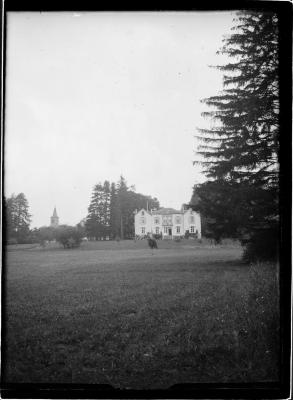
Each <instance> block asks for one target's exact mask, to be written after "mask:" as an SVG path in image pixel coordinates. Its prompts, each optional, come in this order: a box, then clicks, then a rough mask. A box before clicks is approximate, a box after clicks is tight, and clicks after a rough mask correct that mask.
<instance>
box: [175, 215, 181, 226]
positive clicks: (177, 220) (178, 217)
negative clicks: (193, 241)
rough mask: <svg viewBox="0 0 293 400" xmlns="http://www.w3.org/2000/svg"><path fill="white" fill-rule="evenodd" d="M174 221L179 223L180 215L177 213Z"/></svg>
mask: <svg viewBox="0 0 293 400" xmlns="http://www.w3.org/2000/svg"><path fill="white" fill-rule="evenodd" d="M175 223H176V224H181V217H180V216H179V215H177V216H176V217H175Z"/></svg>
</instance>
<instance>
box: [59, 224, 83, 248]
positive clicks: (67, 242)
mask: <svg viewBox="0 0 293 400" xmlns="http://www.w3.org/2000/svg"><path fill="white" fill-rule="evenodd" d="M55 232H56V240H57V241H58V242H59V243H61V244H62V245H63V247H64V248H68V249H70V248H74V247H79V246H80V244H81V241H82V236H83V232H82V231H81V230H80V229H79V228H78V227H73V226H66V225H63V226H60V227H58V228H56V231H55Z"/></svg>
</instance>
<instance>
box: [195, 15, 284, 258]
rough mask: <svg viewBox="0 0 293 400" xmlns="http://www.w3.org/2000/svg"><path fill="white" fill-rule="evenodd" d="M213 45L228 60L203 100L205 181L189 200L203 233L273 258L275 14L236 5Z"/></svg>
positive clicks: (275, 247)
mask: <svg viewBox="0 0 293 400" xmlns="http://www.w3.org/2000/svg"><path fill="white" fill-rule="evenodd" d="M234 23H235V25H234V27H233V29H232V30H233V33H232V34H231V35H230V36H229V37H227V38H226V39H224V40H223V42H224V46H223V48H222V49H221V50H220V51H219V52H220V53H222V54H226V55H227V56H228V57H229V58H230V60H231V62H228V63H227V64H226V65H222V66H217V67H216V68H218V69H220V70H221V71H223V73H224V77H223V86H224V89H223V91H222V92H221V93H220V94H218V95H215V96H212V97H210V98H208V99H203V100H202V101H203V102H204V103H205V104H206V105H207V106H209V107H210V108H211V109H210V111H207V112H204V113H203V116H204V117H210V118H212V119H213V121H214V127H213V128H211V129H199V130H198V131H199V134H198V135H197V138H198V139H199V141H200V143H201V145H200V146H199V151H198V158H197V159H196V160H195V163H199V164H201V165H202V166H203V168H204V172H205V174H206V176H207V178H208V179H207V181H206V182H204V183H203V184H199V185H195V186H194V191H193V196H192V199H191V204H192V205H193V207H194V208H195V209H196V210H197V211H199V212H200V213H201V215H202V219H203V225H204V234H205V236H208V237H212V238H214V239H215V241H216V242H220V241H221V239H222V238H225V237H230V238H231V237H235V238H238V239H240V240H241V243H242V245H243V246H244V249H245V251H244V258H245V259H246V260H248V261H254V260H257V259H275V258H276V257H277V255H278V243H279V197H278V192H279V164H278V153H279V140H278V135H279V54H278V52H279V36H278V23H279V21H278V18H277V16H276V15H275V14H274V13H266V12H246V11H245V12H244V11H241V12H239V13H238V14H237V17H236V18H235V19H234Z"/></svg>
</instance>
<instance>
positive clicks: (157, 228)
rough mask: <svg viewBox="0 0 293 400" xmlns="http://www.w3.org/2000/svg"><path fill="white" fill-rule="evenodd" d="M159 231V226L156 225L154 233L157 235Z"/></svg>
mask: <svg viewBox="0 0 293 400" xmlns="http://www.w3.org/2000/svg"><path fill="white" fill-rule="evenodd" d="M159 233H160V228H159V227H158V226H157V227H156V235H158V234H159Z"/></svg>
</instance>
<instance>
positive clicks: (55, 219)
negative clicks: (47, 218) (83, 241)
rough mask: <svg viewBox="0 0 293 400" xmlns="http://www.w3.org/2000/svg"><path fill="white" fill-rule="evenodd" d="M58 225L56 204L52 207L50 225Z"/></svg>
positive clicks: (54, 226) (55, 226)
mask: <svg viewBox="0 0 293 400" xmlns="http://www.w3.org/2000/svg"><path fill="white" fill-rule="evenodd" d="M58 225H59V217H58V215H57V211H56V206H55V207H54V211H53V215H52V217H51V227H53V228H57V226H58Z"/></svg>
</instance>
